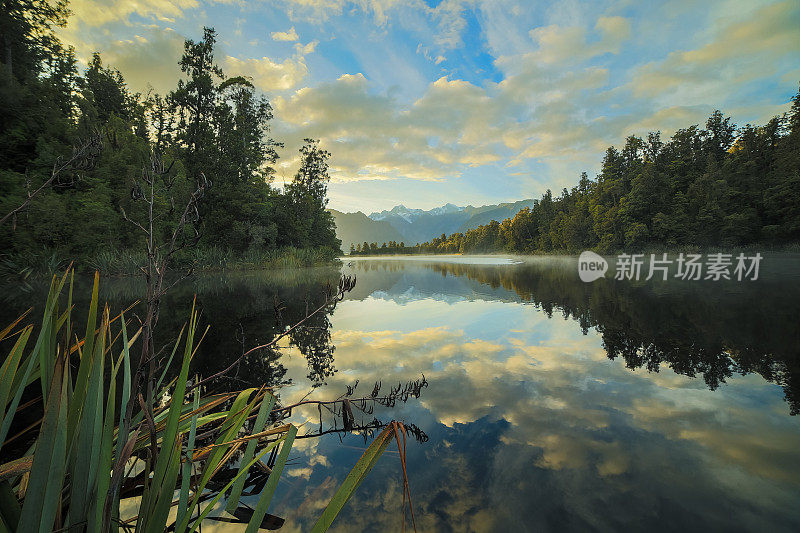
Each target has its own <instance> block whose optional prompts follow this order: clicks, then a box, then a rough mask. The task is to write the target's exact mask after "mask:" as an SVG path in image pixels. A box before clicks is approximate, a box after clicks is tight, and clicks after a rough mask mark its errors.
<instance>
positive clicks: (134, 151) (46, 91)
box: [0, 1, 340, 266]
mask: <svg viewBox="0 0 800 533" xmlns="http://www.w3.org/2000/svg"><path fill="white" fill-rule="evenodd" d="M7 4H8V5H7V6H6V7H7V8H8V12H6V10H4V12H3V14H2V15H0V26H1V27H2V28H3V34H4V36H8V37H9V38H10V40H9V39H6V40H5V41H4V43H3V46H4V54H3V55H2V57H0V60H1V61H2V62H3V64H4V67H5V68H2V69H0V98H2V101H3V102H4V105H3V108H2V110H0V126H2V128H0V131H2V133H0V217H3V221H4V222H5V220H8V221H9V222H8V223H3V222H0V243H2V247H3V250H4V253H5V254H7V255H8V256H9V257H11V258H12V259H14V260H17V258H18V257H24V256H26V255H29V254H30V253H32V252H36V251H38V250H40V249H41V248H43V247H46V248H48V249H50V250H52V251H53V252H54V253H57V254H59V255H62V256H65V257H70V258H94V257H101V256H103V254H109V253H110V254H118V253H123V252H127V251H131V250H137V251H138V250H139V249H141V248H142V246H143V242H144V239H145V237H144V236H143V235H141V232H139V231H137V228H135V227H134V226H132V225H130V224H127V223H126V222H125V220H124V218H125V216H124V213H127V214H128V215H129V216H130V218H132V219H138V220H141V219H143V218H146V217H144V216H143V214H144V213H143V211H144V210H145V207H144V206H143V205H142V202H141V201H138V200H139V199H140V198H141V194H140V193H141V192H142V190H143V184H142V168H147V167H148V165H149V164H150V161H151V160H158V161H160V162H162V163H163V165H164V168H168V169H170V180H171V181H172V182H174V183H172V184H171V185H172V187H171V190H172V192H171V193H170V195H160V200H161V203H159V204H158V205H157V206H156V207H157V208H158V209H159V210H160V211H164V210H169V209H170V208H171V206H173V209H175V208H174V206H175V205H178V206H181V205H185V202H184V201H183V198H182V195H184V196H185V195H187V194H190V193H191V191H193V190H195V189H196V184H197V183H201V182H204V183H208V184H209V185H211V186H210V187H208V188H207V190H206V191H205V193H204V197H203V199H202V202H199V204H198V206H197V208H198V212H197V219H198V220H197V221H196V222H197V224H196V226H197V230H198V232H199V235H200V236H201V241H200V243H199V245H200V247H202V248H207V249H210V248H212V247H217V248H222V249H225V250H226V253H230V254H231V255H232V256H233V257H234V258H236V259H238V258H240V257H243V256H244V254H248V253H249V254H250V257H255V256H257V255H258V254H271V253H273V254H274V253H277V252H278V251H279V250H281V249H284V248H287V247H293V248H298V249H306V248H309V249H311V248H326V249H331V248H332V249H338V248H339V246H340V242H339V241H338V240H337V239H336V235H335V232H334V225H333V219H332V217H331V216H330V214H328V213H327V212H326V210H325V206H326V204H327V199H326V193H327V190H326V189H327V188H326V183H327V180H328V175H327V166H328V163H327V161H328V158H329V157H330V154H329V153H328V152H326V151H324V150H321V149H319V147H318V146H317V142H316V141H312V140H307V144H306V146H304V147H303V148H302V149H301V150H300V155H301V158H302V160H303V165H302V167H301V169H300V171H299V172H298V174H297V176H296V177H295V179H294V181H293V183H291V184H289V185H288V186H287V187H286V191H283V190H280V189H278V188H275V187H273V186H272V185H271V181H272V179H273V177H274V173H275V172H274V165H275V163H276V161H277V160H278V152H277V149H278V148H279V147H281V144H280V143H278V142H276V141H274V140H273V139H271V138H270V137H269V129H270V121H271V120H272V118H273V115H272V107H271V105H270V103H269V101H268V100H267V99H266V98H265V97H264V96H263V95H260V94H258V93H257V91H256V90H255V88H254V87H253V84H252V83H251V81H250V80H248V79H247V78H244V77H241V76H237V77H230V78H229V77H226V76H225V74H224V73H223V71H222V70H221V69H220V68H219V66H217V65H216V63H215V58H214V52H215V45H216V33H215V32H214V30H213V29H211V28H205V30H204V34H203V38H202V39H201V40H199V41H194V40H191V39H190V40H187V41H186V43H185V47H184V53H183V55H182V57H181V58H179V59H180V60H179V61H178V65H177V66H178V67H179V68H180V70H181V73H182V75H183V77H182V79H181V80H180V81H179V82H178V84H177V87H176V88H175V89H174V90H172V91H170V92H169V93H168V94H166V95H159V94H154V93H152V92H150V93H148V94H146V95H142V94H139V93H133V92H131V91H130V90H129V88H128V86H127V84H126V81H125V78H124V76H123V73H121V72H119V71H118V70H116V69H114V68H113V67H111V66H108V65H105V64H104V63H103V61H102V57H101V55H100V54H99V53H95V54H94V55H93V56H92V58H91V60H90V61H89V65H88V68H87V69H86V70H85V71H84V72H83V73H82V75H81V74H80V73H79V72H78V69H77V66H76V60H75V57H74V51H72V50H71V49H65V48H64V47H63V46H61V44H60V43H59V42H58V40H57V39H56V38H55V36H54V34H53V33H52V28H53V27H54V26H59V25H64V24H66V15H67V13H68V11H67V4H66V2H65V1H61V2H57V3H52V2H50V3H48V2H44V1H42V2H39V1H34V2H10V3H7ZM177 59H178V58H176V60H177ZM87 139H97V142H96V143H95V144H93V146H96V145H101V146H102V150H101V151H96V150H92V157H91V165H82V166H81V165H74V164H72V159H71V156H70V154H71V153H73V146H79V147H80V146H83V145H84V144H85V143H86V140H87ZM95 152H97V153H95ZM56 170H58V172H56ZM146 188H147V187H146V186H145V187H144V189H146ZM170 202H171V203H170ZM162 204H163V205H162ZM12 212H13V217H8V218H7V215H9V214H11V213H12ZM12 219H13V220H12ZM172 223H173V224H174V222H172ZM170 224H171V222H170V218H169V217H164V218H159V219H158V220H157V221H156V224H155V227H154V231H155V233H165V234H166V233H169V231H170V229H171V228H170ZM320 255H325V253H321V254H320ZM201 266H202V265H201Z"/></svg>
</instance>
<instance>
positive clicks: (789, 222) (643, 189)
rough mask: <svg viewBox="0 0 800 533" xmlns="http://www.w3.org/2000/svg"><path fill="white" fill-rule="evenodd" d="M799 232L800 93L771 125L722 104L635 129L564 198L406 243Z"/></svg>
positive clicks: (533, 244) (695, 238) (579, 243)
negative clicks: (664, 124) (697, 119)
mask: <svg viewBox="0 0 800 533" xmlns="http://www.w3.org/2000/svg"><path fill="white" fill-rule="evenodd" d="M798 241H800V93H798V94H797V95H796V96H795V97H794V99H793V105H792V108H791V111H790V112H789V113H788V115H784V116H779V117H775V118H773V119H772V120H770V121H769V122H768V123H767V124H765V125H763V126H752V125H750V124H748V125H746V126H744V127H742V128H737V127H736V126H735V125H734V124H732V123H731V121H730V118H728V117H724V116H723V115H722V113H720V112H719V111H715V112H714V113H713V114H712V115H711V117H709V119H708V121H707V122H706V126H705V129H700V128H699V127H698V126H696V125H695V126H690V127H688V128H684V129H681V130H678V131H677V132H676V133H675V135H673V136H672V138H671V139H670V140H669V141H668V142H662V141H661V136H660V133H659V132H655V133H650V134H649V135H648V136H647V139H646V140H645V139H642V138H639V137H635V136H630V137H628V138H627V139H626V141H625V145H624V146H623V148H622V149H621V150H617V149H616V148H613V147H611V148H609V149H608V150H606V153H605V157H604V158H603V166H602V170H601V172H600V174H599V175H598V176H597V179H596V180H590V179H589V178H588V177H587V176H586V174H585V173H584V174H582V175H581V177H580V180H579V182H578V184H577V185H576V186H574V187H572V189H569V190H568V189H564V190H563V191H562V193H561V195H560V196H559V197H553V194H552V192H551V191H549V190H548V191H547V192H546V193H545V194H544V195H543V196H542V198H541V199H540V200H536V201H535V202H534V205H533V207H532V208H526V209H523V210H522V211H520V212H519V213H518V214H517V215H516V216H514V217H513V218H509V219H506V220H503V221H502V222H497V221H492V222H490V223H489V224H485V225H482V226H480V227H478V228H475V229H471V230H468V231H466V232H463V233H454V234H452V235H449V236H447V235H442V236H441V237H438V238H435V239H432V240H431V241H429V242H425V243H422V244H417V245H416V246H415V247H413V248H411V249H408V251H410V252H415V253H470V252H473V253H474V252H477V253H480V252H516V253H542V252H544V253H561V252H563V253H574V252H579V251H581V250H586V249H595V250H598V251H601V252H614V251H618V250H622V249H627V250H642V249H647V248H653V247H656V246H661V247H663V246H667V247H671V248H674V247H680V246H687V247H709V246H748V245H753V244H756V243H767V244H788V243H796V242H798ZM367 248H368V252H365V251H364V250H365V249H367ZM389 249H393V245H392V243H389V244H388V245H387V244H386V243H384V244H383V245H381V246H380V247H379V246H378V245H377V243H372V244H370V245H369V246H367V243H364V245H363V246H361V248H360V249H358V248H355V249H354V250H353V251H352V252H354V253H356V254H358V253H370V254H375V253H384V250H386V251H387V252H388V250H389ZM352 252H351V253H352ZM388 253H395V252H394V251H392V252H388Z"/></svg>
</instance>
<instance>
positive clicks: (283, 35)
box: [270, 26, 300, 41]
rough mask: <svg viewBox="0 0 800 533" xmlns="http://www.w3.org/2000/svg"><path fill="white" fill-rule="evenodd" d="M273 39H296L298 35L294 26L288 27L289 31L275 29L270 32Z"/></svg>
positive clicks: (298, 38)
mask: <svg viewBox="0 0 800 533" xmlns="http://www.w3.org/2000/svg"><path fill="white" fill-rule="evenodd" d="M270 36H271V37H272V40H273V41H298V40H300V37H298V36H297V32H296V31H295V29H294V26H292V27H291V28H289V31H275V32H272V33H271V34H270Z"/></svg>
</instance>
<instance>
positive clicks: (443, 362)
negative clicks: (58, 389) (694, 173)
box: [6, 256, 800, 531]
mask: <svg viewBox="0 0 800 533" xmlns="http://www.w3.org/2000/svg"><path fill="white" fill-rule="evenodd" d="M481 262H482V263H483V264H469V260H463V259H462V260H460V261H459V262H456V261H449V262H442V261H441V260H439V259H438V258H435V259H425V258H415V260H414V261H401V260H369V261H364V260H357V261H352V262H351V263H350V265H349V266H345V267H344V268H343V270H344V272H345V273H347V274H355V275H356V276H357V278H358V282H357V284H356V287H355V289H354V290H353V291H352V292H351V293H350V294H349V295H348V297H347V299H346V300H345V301H343V302H340V303H338V304H337V305H336V306H335V307H333V306H332V307H331V308H330V309H328V310H326V312H325V313H322V314H321V315H320V316H319V318H318V322H314V323H313V324H311V325H310V326H311V327H309V328H307V329H305V330H303V331H302V332H300V333H298V334H297V335H294V336H291V337H290V338H289V339H288V340H286V342H284V343H282V346H281V347H280V349H279V350H278V351H276V352H273V353H270V354H269V355H268V356H266V357H265V356H264V355H263V354H261V355H260V356H258V357H253V358H252V360H248V361H247V362H245V364H244V365H243V366H242V367H241V368H240V369H239V373H238V376H237V377H236V379H237V380H241V381H243V382H245V383H252V384H256V383H263V382H267V383H271V384H283V387H282V388H281V389H280V397H281V402H282V403H283V404H284V405H288V404H290V403H294V402H296V401H298V400H299V399H301V398H309V399H318V400H330V399H334V398H336V397H338V396H339V395H341V394H342V393H344V392H345V391H347V387H348V386H352V385H353V384H354V383H355V382H356V380H360V383H361V385H359V387H360V389H357V392H356V396H360V395H362V393H368V392H369V391H368V390H367V389H369V388H370V387H371V385H372V383H374V382H376V381H381V382H383V383H384V387H387V388H388V387H391V386H392V385H394V384H397V383H406V382H408V381H412V380H416V379H418V378H420V374H424V375H425V377H426V379H427V381H428V382H429V383H430V386H429V387H428V388H426V389H425V390H424V391H423V392H422V396H421V397H420V399H419V400H413V399H412V400H411V401H409V402H408V403H406V404H402V405H397V406H396V407H395V408H394V409H392V410H391V411H389V410H387V409H382V408H381V407H380V406H378V407H377V408H376V411H375V413H374V416H376V417H378V418H380V419H383V420H389V419H392V418H398V419H405V420H408V421H412V422H414V423H415V424H417V425H418V426H419V427H420V428H421V430H422V431H424V432H425V434H427V435H428V437H429V439H428V441H427V442H424V443H416V442H413V443H410V445H409V455H408V461H409V476H410V479H411V488H412V491H413V493H414V496H415V504H416V509H415V510H416V515H417V524H418V526H419V529H420V531H508V530H520V531H583V530H586V529H595V530H642V531H643V530H647V531H654V530H655V531H658V530H675V529H685V530H690V531H695V530H707V529H713V530H770V531H796V530H798V529H800V516H798V513H797V510H796V509H797V508H798V502H800V451H799V450H800V446H798V444H800V426H799V425H798V418H797V417H793V416H789V414H790V413H792V412H797V409H798V392H797V387H798V376H799V375H800V374H799V373H798V372H799V370H798V349H800V325H799V324H798V320H797V316H798V312H800V298H799V297H800V283H798V281H800V267H799V266H798V261H797V257H793V256H780V257H774V258H769V257H768V258H765V260H764V262H763V265H762V266H763V267H764V270H763V272H762V279H760V280H759V281H758V282H754V283H749V284H745V283H736V282H733V283H689V282H666V283H664V282H660V283H628V282H615V281H613V280H599V281H597V282H594V283H592V284H585V283H582V282H581V281H580V280H579V279H578V277H577V273H576V272H577V271H576V268H575V266H574V262H573V260H571V259H552V260H546V261H540V260H526V261H524V262H523V264H513V262H511V261H504V263H505V264H492V263H497V261H492V260H488V259H487V260H484V261H481ZM338 275H339V271H338V270H335V269H316V270H311V271H295V272H286V271H284V272H282V273H254V274H245V275H242V274H236V275H231V274H226V275H220V276H204V277H201V278H199V279H198V280H196V282H195V283H194V284H193V285H187V286H184V287H183V288H182V289H181V290H180V292H176V293H173V294H172V295H171V296H170V298H169V299H168V301H166V302H165V303H164V311H163V313H162V322H161V332H162V334H163V335H165V339H166V338H167V337H168V336H169V335H174V333H175V332H176V331H177V328H179V324H180V323H182V320H183V317H185V316H186V315H187V314H188V307H189V306H190V305H191V295H192V294H193V293H197V295H198V296H197V297H198V302H199V304H200V306H201V308H202V309H203V313H204V317H205V320H206V321H207V322H208V323H210V324H211V325H212V329H211V331H210V333H209V335H210V336H209V337H207V338H206V340H205V341H204V343H203V348H202V350H201V352H200V353H199V354H198V357H199V359H198V362H199V364H200V365H202V366H201V367H200V368H202V369H203V373H204V374H208V373H210V372H212V371H214V370H218V369H221V368H224V367H225V366H227V365H228V364H229V362H230V361H231V360H232V358H233V357H235V356H237V355H238V354H240V353H241V351H242V346H247V347H249V346H253V345H255V344H260V343H263V342H267V341H269V340H270V339H271V338H272V337H273V336H274V335H275V334H276V333H277V332H278V331H280V330H281V328H283V327H285V325H287V324H290V323H293V322H294V321H296V320H298V319H299V318H300V317H301V316H303V314H304V313H305V310H306V307H307V306H308V307H309V308H313V306H314V304H315V302H316V303H317V304H318V302H319V301H321V298H322V294H323V293H324V287H325V285H326V284H327V283H335V281H336V279H337V277H338ZM126 284H128V285H126ZM105 289H106V290H107V291H108V292H107V293H106V295H105V296H106V297H107V298H110V299H111V300H112V301H113V302H114V305H122V304H123V302H124V303H127V302H129V300H130V299H132V298H134V297H135V294H136V293H137V290H138V289H137V288H136V287H135V284H131V282H129V281H120V282H119V283H107V284H105ZM8 307H9V308H11V307H14V305H10V306H8ZM6 312H8V310H6ZM170 317H174V318H170ZM656 370H658V371H657V372H656ZM238 385H239V383H238V382H237V386H238ZM318 419H319V413H318V410H317V408H316V407H308V408H298V409H295V411H294V412H293V414H292V420H293V421H295V422H298V423H303V422H305V423H306V425H305V426H304V429H303V431H307V432H313V431H316V430H317V428H318ZM364 448H365V443H364V441H363V439H362V438H360V437H359V436H345V437H341V436H340V435H325V436H323V437H322V438H319V439H302V440H298V441H297V443H296V445H295V448H293V451H292V456H291V460H290V464H289V466H287V468H288V470H287V476H285V478H284V479H282V481H281V483H280V485H279V488H278V492H277V493H276V500H275V503H274V504H273V505H274V508H271V509H270V513H273V514H276V515H278V516H281V517H284V518H286V523H285V525H284V527H283V529H282V530H284V531H307V530H309V529H310V525H311V524H312V523H313V520H315V518H316V517H317V516H318V514H319V512H320V510H321V509H322V507H323V506H324V504H325V503H327V501H328V499H329V498H330V497H331V495H332V494H333V492H334V490H335V488H336V487H337V486H338V484H339V483H340V482H341V481H342V480H343V479H344V476H345V475H346V473H347V471H348V469H349V468H350V466H351V465H352V464H354V463H355V461H356V460H357V458H358V456H359V455H360V453H361V451H362V450H363V449H364ZM398 462H399V461H398V459H397V456H396V454H391V453H390V454H388V455H387V456H385V458H384V459H383V460H382V461H380V462H379V463H378V465H377V466H376V468H375V470H373V472H372V474H371V475H370V476H369V477H368V478H367V479H366V481H365V482H364V484H363V485H362V486H361V488H360V489H359V491H358V492H357V493H356V495H355V497H354V499H353V501H352V502H351V503H350V504H348V506H347V507H346V508H345V509H344V511H343V513H342V515H340V517H339V518H338V519H337V521H336V523H335V524H334V526H335V527H334V530H338V531H361V530H363V531H375V530H388V531H395V530H399V529H400V505H401V502H402V489H401V485H400V477H399V464H398ZM245 501H250V500H245ZM250 503H253V501H250ZM204 528H208V529H209V530H210V531H239V530H240V529H237V526H234V525H230V524H208V525H207V526H206V525H204Z"/></svg>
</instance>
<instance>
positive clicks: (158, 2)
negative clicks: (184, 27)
mask: <svg viewBox="0 0 800 533" xmlns="http://www.w3.org/2000/svg"><path fill="white" fill-rule="evenodd" d="M198 6H199V3H198V2H197V0H140V1H137V2H105V1H102V0H100V1H98V0H72V1H71V2H70V3H69V8H70V11H72V18H73V19H76V20H77V21H80V22H81V23H84V24H86V25H89V26H102V25H105V24H108V23H110V22H117V21H123V22H125V21H127V20H128V19H129V17H130V16H131V15H139V16H141V17H152V18H154V19H156V20H158V21H161V22H174V21H175V19H176V18H177V17H180V16H182V15H183V12H184V11H185V10H187V9H194V8H197V7H198ZM70 24H74V21H73V22H70Z"/></svg>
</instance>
